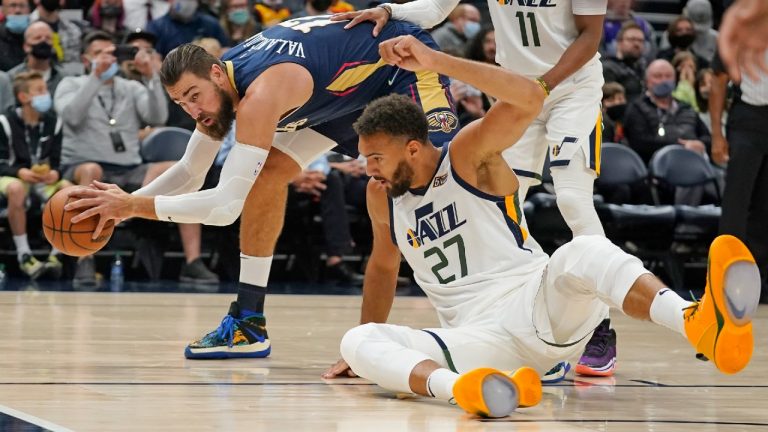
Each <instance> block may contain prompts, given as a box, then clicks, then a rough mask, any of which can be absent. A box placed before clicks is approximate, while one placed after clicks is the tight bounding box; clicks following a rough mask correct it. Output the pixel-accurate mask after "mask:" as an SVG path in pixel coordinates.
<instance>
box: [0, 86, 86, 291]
mask: <svg viewBox="0 0 768 432" xmlns="http://www.w3.org/2000/svg"><path fill="white" fill-rule="evenodd" d="M13 92H14V93H15V95H16V98H17V100H18V107H14V108H8V109H7V110H5V111H3V112H2V113H1V114H0V125H2V126H1V127H0V195H2V196H3V197H5V198H6V200H7V201H8V223H9V225H10V227H11V232H12V233H13V243H14V245H15V246H16V254H17V258H18V260H19V267H20V268H21V270H22V271H23V272H24V273H26V274H27V276H29V277H30V278H32V279H37V278H38V277H39V276H41V275H42V274H43V273H45V272H50V274H51V275H52V276H54V277H58V276H60V275H61V269H62V266H61V262H60V261H59V259H58V258H57V255H58V251H57V250H56V249H53V250H52V251H51V254H50V256H49V257H48V259H47V260H45V261H44V262H40V261H38V260H37V259H36V258H35V257H34V256H33V255H32V250H31V248H30V247H29V241H28V240H27V213H26V205H25V204H26V201H27V197H28V196H29V195H30V194H35V195H37V196H38V197H39V198H40V200H41V201H43V202H44V201H46V200H48V198H50V197H51V196H52V195H53V194H54V193H56V192H57V191H59V190H60V189H63V188H65V187H67V186H70V185H71V184H70V183H69V182H67V181H63V180H61V175H60V173H59V171H58V169H59V160H60V158H61V122H60V121H58V119H57V118H56V113H55V112H54V111H53V110H52V109H51V104H52V102H51V94H50V93H49V92H48V89H47V88H46V85H45V80H43V77H42V75H41V74H40V73H38V72H23V73H20V74H18V75H17V76H16V78H15V79H14V82H13Z"/></svg>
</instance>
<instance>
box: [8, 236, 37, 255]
mask: <svg viewBox="0 0 768 432" xmlns="http://www.w3.org/2000/svg"><path fill="white" fill-rule="evenodd" d="M13 243H15V244H16V256H17V257H18V259H19V261H21V256H22V255H24V254H30V255H31V254H32V249H30V248H29V241H28V240H27V235H26V234H22V235H15V236H13Z"/></svg>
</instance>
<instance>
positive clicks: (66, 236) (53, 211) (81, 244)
mask: <svg viewBox="0 0 768 432" xmlns="http://www.w3.org/2000/svg"><path fill="white" fill-rule="evenodd" d="M68 194H69V193H68V191H67V190H66V189H63V190H60V191H58V192H56V194H55V195H54V196H52V197H51V199H50V200H48V203H46V204H45V209H44V210H43V233H44V234H45V238H46V239H47V240H48V242H49V243H50V244H51V245H52V246H53V247H55V248H56V249H58V250H60V251H61V252H62V253H64V254H66V255H70V256H76V257H80V256H86V255H90V254H92V253H95V252H97V251H98V250H99V249H101V248H103V247H104V245H106V244H107V242H109V238H110V237H112V231H114V228H115V224H114V223H113V222H112V221H109V222H108V223H107V224H106V225H105V226H104V229H103V230H102V232H101V235H99V237H98V238H97V239H95V240H93V239H92V238H91V237H92V236H93V231H94V230H95V229H96V225H97V224H98V221H99V218H98V217H91V218H88V219H85V220H83V221H80V222H78V223H76V224H73V223H72V218H73V217H75V216H76V215H78V214H80V212H78V211H65V210H64V206H65V205H66V204H67V203H68V202H69V201H70V199H69V197H68Z"/></svg>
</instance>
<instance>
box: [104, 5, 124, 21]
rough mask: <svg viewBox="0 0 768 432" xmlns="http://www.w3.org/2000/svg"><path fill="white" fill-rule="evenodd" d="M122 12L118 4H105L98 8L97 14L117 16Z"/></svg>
mask: <svg viewBox="0 0 768 432" xmlns="http://www.w3.org/2000/svg"><path fill="white" fill-rule="evenodd" d="M122 13H123V8H121V7H120V6H113V5H107V6H102V7H100V8H99V16H101V17H102V18H117V17H119V16H120V14H122Z"/></svg>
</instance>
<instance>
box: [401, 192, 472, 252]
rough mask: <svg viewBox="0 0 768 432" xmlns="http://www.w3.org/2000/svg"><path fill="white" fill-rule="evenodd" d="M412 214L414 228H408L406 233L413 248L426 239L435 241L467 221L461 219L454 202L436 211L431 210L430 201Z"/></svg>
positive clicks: (426, 240)
mask: <svg viewBox="0 0 768 432" xmlns="http://www.w3.org/2000/svg"><path fill="white" fill-rule="evenodd" d="M414 214H415V216H416V228H415V229H409V230H408V232H407V233H406V238H407V239H408V243H409V244H410V245H411V246H413V248H414V249H418V248H419V246H421V245H423V244H426V242H428V241H435V240H437V239H439V238H440V237H443V236H445V235H447V234H448V233H450V232H451V231H453V230H455V229H456V228H458V227H460V226H462V225H464V224H465V223H467V220H466V219H464V220H462V219H461V217H460V216H459V211H458V209H457V207H456V203H455V202H452V203H450V204H448V205H447V206H445V207H444V208H442V209H440V210H438V211H433V209H432V203H429V204H426V205H424V206H421V207H419V208H417V209H416V210H415V211H414Z"/></svg>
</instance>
